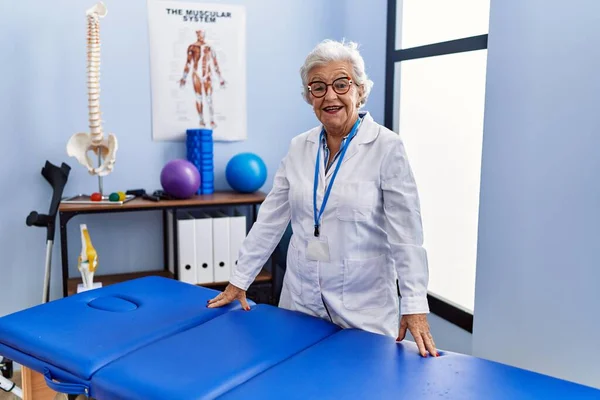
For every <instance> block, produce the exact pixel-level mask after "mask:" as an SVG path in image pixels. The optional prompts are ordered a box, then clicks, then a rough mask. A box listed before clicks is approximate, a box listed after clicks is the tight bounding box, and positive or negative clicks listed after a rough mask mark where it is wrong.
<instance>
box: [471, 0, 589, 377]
mask: <svg viewBox="0 0 600 400" xmlns="http://www.w3.org/2000/svg"><path fill="white" fill-rule="evenodd" d="M598 15H600V2H598V1H597V0H577V1H569V2H567V1H562V0H561V1H559V0H528V1H523V0H493V1H492V5H491V18H490V31H489V45H488V54H489V58H488V71H487V89H486V115H485V127H484V141H483V159H482V184H481V202H480V223H479V229H480V231H479V253H478V267H477V279H476V294H475V322H474V335H473V353H474V355H476V356H481V357H484V358H489V359H493V360H497V361H500V362H505V363H508V364H512V365H516V366H519V367H523V368H526V369H531V370H534V371H538V372H541V373H545V374H549V375H553V376H557V377H561V378H565V379H569V380H573V381H576V382H580V383H584V384H587V385H590V386H594V387H598V388H600V362H598V358H597V356H598V354H599V353H600V340H598V338H600V318H599V317H598V315H599V310H598V309H599V305H600V290H599V288H598V285H599V283H600V263H599V260H600V258H599V255H598V249H599V248H600V234H599V232H600V230H599V227H600V111H599V108H600V53H599V52H598V45H597V44H598V43H599V41H600V29H598V26H599V19H598Z"/></svg>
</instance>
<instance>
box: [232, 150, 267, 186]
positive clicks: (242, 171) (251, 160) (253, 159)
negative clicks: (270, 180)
mask: <svg viewBox="0 0 600 400" xmlns="http://www.w3.org/2000/svg"><path fill="white" fill-rule="evenodd" d="M225 177H226V179H227V183H229V186H231V188H232V189H233V190H236V191H238V192H241V193H253V192H256V191H257V190H258V189H260V188H261V187H262V185H264V183H265V181H266V180H267V166H266V165H265V163H264V161H263V160H262V159H261V158H260V157H259V156H257V155H256V154H253V153H240V154H237V155H235V156H233V157H232V158H231V160H229V162H228V163H227V167H226V169H225Z"/></svg>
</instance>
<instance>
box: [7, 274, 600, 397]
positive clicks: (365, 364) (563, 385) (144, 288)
mask: <svg viewBox="0 0 600 400" xmlns="http://www.w3.org/2000/svg"><path fill="white" fill-rule="evenodd" d="M217 293H218V292H216V291H214V290H212V289H207V288H203V287H198V286H193V285H189V284H186V283H182V282H179V281H176V280H173V279H167V278H162V277H145V278H140V279H136V280H131V281H127V282H123V283H119V284H115V285H111V286H106V287H104V288H100V289H95V290H92V291H88V292H84V293H80V294H77V295H74V296H70V297H67V298H63V299H59V300H55V301H51V302H49V303H45V304H42V305H39V306H35V307H32V308H29V309H26V310H23V311H19V312H16V313H13V314H10V315H7V316H5V317H3V318H0V355H3V356H5V357H7V358H10V359H12V360H14V361H15V362H17V363H19V364H22V365H24V366H26V367H28V368H31V369H32V370H35V371H37V372H40V373H42V374H44V377H45V379H46V383H47V384H48V386H50V388H52V389H53V390H55V391H57V392H60V393H68V394H85V395H87V396H89V397H91V398H94V399H98V400H102V399H110V400H119V399H127V400H136V399H143V400H153V399H161V400H162V399H172V400H177V399H182V400H188V399H213V398H220V399H254V398H257V399H336V400H337V399H342V398H345V399H399V398H403V399H439V398H444V399H486V400H494V399H503V400H505V399H510V400H516V399H569V400H570V399H600V391H599V390H596V389H593V388H589V387H586V386H582V385H578V384H575V383H571V382H567V381H563V380H559V379H555V378H551V377H548V376H544V375H541V374H537V373H533V372H529V371H525V370H522V369H518V368H513V367H509V366H506V365H502V364H498V363H495V362H490V361H486V360H482V359H479V358H476V357H471V356H465V355H460V354H455V353H451V352H444V351H441V352H440V353H441V356H440V357H437V358H433V357H428V358H422V357H420V356H419V355H418V352H417V348H416V346H415V345H414V343H412V342H407V341H404V342H402V343H396V342H395V340H394V338H390V337H385V336H381V335H376V334H372V333H368V332H364V331H359V330H353V329H345V330H343V329H340V328H339V327H338V326H336V325H333V324H331V323H329V322H328V321H325V320H321V319H317V318H313V317H310V316H307V315H304V314H301V313H297V312H291V311H288V310H283V309H279V308H277V307H273V306H269V305H265V304H259V305H256V304H254V303H251V307H252V309H251V310H250V311H244V310H242V309H241V307H240V306H239V303H237V302H236V303H235V304H230V305H229V306H226V307H223V308H218V309H209V308H207V307H206V303H207V301H208V300H209V299H210V298H212V297H214V296H215V295H216V294H217Z"/></svg>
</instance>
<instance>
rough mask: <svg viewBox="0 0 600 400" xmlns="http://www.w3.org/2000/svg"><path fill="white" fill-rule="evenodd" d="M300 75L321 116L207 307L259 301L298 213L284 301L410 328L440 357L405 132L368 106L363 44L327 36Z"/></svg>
mask: <svg viewBox="0 0 600 400" xmlns="http://www.w3.org/2000/svg"><path fill="white" fill-rule="evenodd" d="M300 75H301V78H302V84H303V88H304V90H303V96H304V98H305V99H306V101H307V102H308V103H309V104H310V105H311V106H312V108H313V110H314V113H315V115H316V117H317V119H318V120H319V122H320V123H321V125H320V126H317V127H315V128H313V129H311V130H309V131H307V132H304V133H302V134H300V135H298V136H296V137H294V138H293V139H292V141H291V144H290V147H289V150H288V153H287V155H286V156H285V158H284V159H283V160H282V162H281V164H280V166H279V168H278V170H277V172H276V175H275V178H274V182H273V188H272V190H271V191H270V193H269V194H268V196H267V198H266V199H265V201H264V203H263V204H262V206H261V208H260V211H259V214H258V217H257V221H256V223H255V224H254V225H253V227H252V229H251V230H250V232H249V233H248V236H247V238H246V240H245V241H244V243H243V245H242V248H241V251H240V254H239V258H238V264H237V266H234V267H233V270H232V274H231V277H230V281H229V284H228V285H227V287H226V289H225V290H224V291H223V293H221V294H219V295H218V296H216V297H215V298H214V299H211V300H210V301H209V304H208V307H220V306H223V305H225V304H228V303H230V302H232V301H234V300H238V301H240V302H241V304H242V306H243V307H244V308H245V309H246V310H249V306H248V303H247V301H246V294H245V293H246V292H245V291H246V290H247V288H248V287H249V286H250V284H251V283H252V282H253V281H254V279H255V277H256V276H257V274H258V273H259V271H260V270H261V268H262V267H263V265H264V264H265V262H266V261H267V259H268V258H269V256H270V255H271V253H272V252H273V250H274V248H275V246H276V245H277V243H278V242H279V240H280V239H281V237H282V235H283V232H284V231H285V229H286V227H287V225H288V223H289V222H290V220H291V224H292V231H293V235H292V238H291V239H290V244H289V248H288V254H287V269H286V273H285V277H284V282H283V288H282V292H281V299H280V303H279V306H280V307H282V308H286V309H291V310H296V311H300V312H303V313H306V314H310V315H313V316H317V317H320V318H325V319H327V320H330V321H332V322H333V323H335V324H337V325H339V326H341V327H343V328H358V329H362V330H366V331H371V332H375V333H379V334H383V335H388V336H393V337H396V338H397V340H398V341H401V340H403V339H404V337H405V335H406V330H407V329H408V330H409V331H410V332H411V334H412V336H413V338H414V339H415V342H416V343H417V345H418V347H419V351H420V353H421V355H422V356H424V357H426V356H427V354H428V353H429V354H431V355H434V356H437V355H438V353H437V351H436V348H435V344H434V341H433V338H432V336H431V333H430V331H429V324H428V322H427V314H428V313H429V307H428V303H427V285H428V266H427V256H426V252H425V250H424V248H423V247H422V241H423V233H422V224H421V217H420V204H419V197H418V193H417V188H416V185H415V180H414V178H413V175H412V172H411V168H410V165H409V162H408V160H407V156H406V152H405V149H404V146H403V143H402V141H401V139H400V138H399V136H398V135H397V134H395V133H394V132H392V131H390V130H388V129H386V128H385V127H383V126H381V125H379V124H377V123H376V122H375V121H374V120H373V118H372V117H371V116H370V115H369V113H368V112H363V111H361V110H360V109H361V108H362V107H363V106H364V105H365V103H366V101H367V98H368V96H369V92H370V90H371V87H372V85H373V82H371V81H370V80H369V79H368V78H367V74H366V73H365V67H364V61H363V59H362V57H361V56H360V54H359V52H358V50H357V46H356V44H354V43H340V42H336V41H331V40H325V41H323V42H322V43H320V44H318V45H317V46H316V47H315V48H314V49H313V50H312V51H311V52H310V54H308V56H307V58H306V61H305V63H304V65H303V66H302V68H301V70H300ZM397 280H398V283H399V286H397V284H396V281H397ZM398 288H399V291H400V297H401V299H399V298H398Z"/></svg>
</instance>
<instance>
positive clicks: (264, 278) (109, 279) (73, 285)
mask: <svg viewBox="0 0 600 400" xmlns="http://www.w3.org/2000/svg"><path fill="white" fill-rule="evenodd" d="M145 276H163V277H165V278H171V279H174V276H173V274H172V273H171V272H169V271H166V270H157V271H141V272H130V273H124V274H113V275H98V276H94V281H95V282H102V286H109V285H113V284H115V283H119V282H125V281H128V280H131V279H137V278H142V277H145ZM271 281H272V277H271V274H270V273H269V272H268V271H266V270H264V269H263V270H262V271H261V272H260V273H259V274H258V276H257V277H256V279H255V280H254V283H264V282H271ZM80 283H81V278H70V279H69V280H68V282H67V295H68V296H71V295H73V294H75V293H77V285H78V284H80ZM226 285H227V282H214V283H204V284H199V285H198V286H204V287H210V288H217V287H219V286H223V287H224V286H226Z"/></svg>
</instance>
